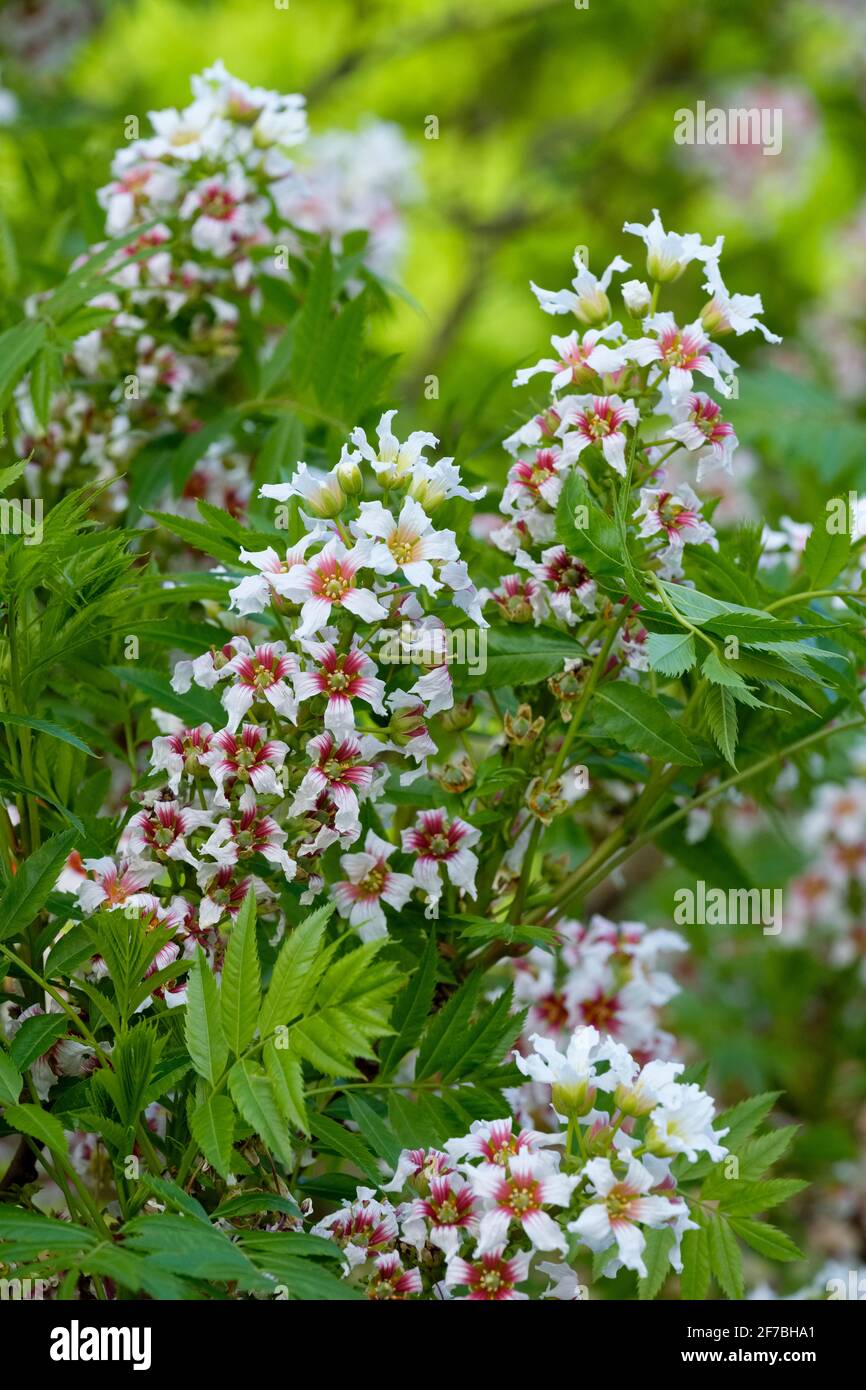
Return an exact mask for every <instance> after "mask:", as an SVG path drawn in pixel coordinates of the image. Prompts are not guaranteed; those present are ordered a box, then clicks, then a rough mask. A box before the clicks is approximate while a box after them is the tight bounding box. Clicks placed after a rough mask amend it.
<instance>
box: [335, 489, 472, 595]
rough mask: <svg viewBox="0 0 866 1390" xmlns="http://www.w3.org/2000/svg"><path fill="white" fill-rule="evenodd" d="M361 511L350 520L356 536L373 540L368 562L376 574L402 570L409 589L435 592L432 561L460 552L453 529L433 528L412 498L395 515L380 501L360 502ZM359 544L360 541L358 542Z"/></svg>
mask: <svg viewBox="0 0 866 1390" xmlns="http://www.w3.org/2000/svg"><path fill="white" fill-rule="evenodd" d="M360 511H361V514H360V516H359V517H358V520H357V521H353V522H352V530H353V532H354V533H355V534H356V535H360V536H363V537H369V538H370V539H371V541H372V542H373V544H372V547H371V550H370V558H369V560H368V562H367V563H368V564H369V565H370V567H371V568H372V569H374V570H375V571H376V573H377V574H381V575H391V574H395V573H396V572H397V570H402V572H403V575H404V577H405V579H406V581H407V583H408V584H410V585H411V586H412V587H413V588H422V589H426V591H427V593H428V594H436V593H438V591H439V590H440V589H441V588H442V583H441V581H440V580H438V579H437V578H436V575H435V572H434V569H433V563H432V562H436V563H438V564H442V562H445V561H449V560H458V559H459V558H460V552H459V551H458V549H457V545H456V542H455V538H454V532H453V531H434V529H433V524H432V522H431V521H430V518H429V516H428V515H427V513H426V512H425V510H424V508H423V507H422V506H421V504H420V502H417V501H416V500H415V498H414V497H406V498H404V500H403V505H402V507H401V509H400V515H399V517H395V516H394V515H393V514H392V513H391V512H389V511H388V509H387V507H383V505H382V503H381V502H362V503H361V509H360ZM362 543H363V542H362Z"/></svg>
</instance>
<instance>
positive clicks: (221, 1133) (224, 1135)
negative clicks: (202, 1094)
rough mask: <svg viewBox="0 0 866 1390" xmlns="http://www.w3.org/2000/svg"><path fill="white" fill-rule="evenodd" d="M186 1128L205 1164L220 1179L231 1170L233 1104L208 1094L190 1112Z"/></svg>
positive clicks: (226, 1098)
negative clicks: (209, 1166) (213, 1169)
mask: <svg viewBox="0 0 866 1390" xmlns="http://www.w3.org/2000/svg"><path fill="white" fill-rule="evenodd" d="M189 1127H190V1129H191V1130H192V1137H193V1139H194V1140H195V1142H196V1143H197V1144H198V1146H199V1148H200V1149H201V1151H202V1153H203V1154H204V1156H205V1158H206V1159H207V1161H208V1163H209V1164H210V1165H211V1167H212V1168H215V1169H216V1171H217V1172H218V1173H219V1175H220V1177H221V1178H225V1179H227V1178H228V1177H229V1175H230V1173H231V1155H232V1144H233V1143H234V1136H235V1112H234V1106H233V1105H232V1103H231V1101H230V1100H229V1098H228V1096H221V1095H220V1096H209V1097H208V1098H207V1099H205V1100H203V1101H202V1102H201V1104H200V1105H197V1106H196V1108H195V1109H194V1110H193V1111H192V1112H191V1114H190V1117H189Z"/></svg>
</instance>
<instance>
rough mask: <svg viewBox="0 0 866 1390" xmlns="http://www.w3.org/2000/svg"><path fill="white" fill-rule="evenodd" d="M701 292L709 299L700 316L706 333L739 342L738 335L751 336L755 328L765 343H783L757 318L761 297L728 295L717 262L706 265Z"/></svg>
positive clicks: (759, 312)
mask: <svg viewBox="0 0 866 1390" xmlns="http://www.w3.org/2000/svg"><path fill="white" fill-rule="evenodd" d="M704 289H705V290H706V291H707V292H708V294H711V295H712V299H711V300H710V302H709V304H707V305H705V307H704V309H703V310H702V312H701V318H702V319H703V321H704V325H705V327H706V328H707V330H708V332H710V333H723V332H730V333H736V335H737V337H738V338H739V337H740V336H741V334H743V333H751V331H752V329H753V328H756V329H757V330H758V332H759V333H761V334H762V335H763V337H764V338H765V339H766V341H767V342H768V343H781V341H782V339H781V338H780V337H779V335H778V334H777V333H771V332H770V330H769V328H767V327H766V325H765V324H763V323H761V321H760V320H759V319H758V318H757V317H756V315H757V314H762V313H763V312H764V305H763V303H762V301H761V296H760V295H759V294H730V293H729V292H728V290H727V288H726V286H725V282H724V280H723V279H722V272H721V271H720V270H719V263H718V261H712V260H711V261H708V262H707V279H706V281H705V283H704Z"/></svg>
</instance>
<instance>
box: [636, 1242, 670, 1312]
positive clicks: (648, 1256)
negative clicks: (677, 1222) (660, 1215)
mask: <svg viewBox="0 0 866 1390" xmlns="http://www.w3.org/2000/svg"><path fill="white" fill-rule="evenodd" d="M673 1244H674V1233H673V1231H672V1230H671V1228H670V1227H669V1226H661V1227H659V1228H657V1229H655V1230H652V1229H651V1230H648V1231H647V1232H646V1247H645V1249H644V1252H643V1262H644V1264H645V1265H646V1274H642V1275H641V1276H640V1278H639V1279H638V1284H637V1291H638V1298H640V1299H641V1300H646V1299H651V1298H655V1296H656V1294H657V1293H658V1292H659V1290H660V1289H661V1287H662V1285H663V1284H664V1282H665V1279H666V1278H667V1276H668V1275H669V1274H670V1272H671V1262H670V1259H669V1258H668V1256H669V1254H670V1250H671V1248H672V1246H673Z"/></svg>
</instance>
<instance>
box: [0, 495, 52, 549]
mask: <svg viewBox="0 0 866 1390" xmlns="http://www.w3.org/2000/svg"><path fill="white" fill-rule="evenodd" d="M42 514H43V507H42V498H41V497H32V498H31V497H25V498H24V500H23V501H20V500H19V499H18V498H17V497H11V498H10V497H0V535H4V536H23V537H24V544H25V545H41V543H42Z"/></svg>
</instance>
